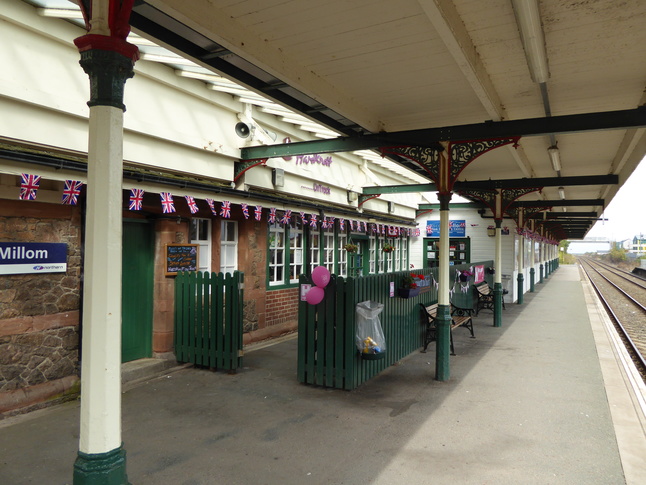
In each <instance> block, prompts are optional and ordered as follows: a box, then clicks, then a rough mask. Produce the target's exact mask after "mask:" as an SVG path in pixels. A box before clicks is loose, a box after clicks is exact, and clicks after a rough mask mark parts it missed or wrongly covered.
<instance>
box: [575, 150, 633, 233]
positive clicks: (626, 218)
mask: <svg viewBox="0 0 646 485" xmlns="http://www.w3.org/2000/svg"><path fill="white" fill-rule="evenodd" d="M603 215H604V218H605V219H608V220H607V221H597V223H596V224H595V225H594V227H593V228H592V229H591V230H590V232H588V234H587V236H586V237H607V238H608V239H610V240H611V241H623V240H625V239H632V238H633V237H635V236H639V235H640V234H644V235H646V158H644V159H643V160H642V161H641V162H640V164H639V165H637V168H636V169H635V171H634V172H633V173H632V175H631V176H630V177H629V178H628V180H626V183H624V185H623V186H622V187H621V188H620V189H619V191H618V192H617V195H615V197H614V198H613V199H612V202H610V204H609V205H608V207H606V210H605V212H604V213H603Z"/></svg>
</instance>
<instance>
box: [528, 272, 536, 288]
mask: <svg viewBox="0 0 646 485" xmlns="http://www.w3.org/2000/svg"><path fill="white" fill-rule="evenodd" d="M535 272H536V270H535V269H534V268H529V292H530V293H534V273H535Z"/></svg>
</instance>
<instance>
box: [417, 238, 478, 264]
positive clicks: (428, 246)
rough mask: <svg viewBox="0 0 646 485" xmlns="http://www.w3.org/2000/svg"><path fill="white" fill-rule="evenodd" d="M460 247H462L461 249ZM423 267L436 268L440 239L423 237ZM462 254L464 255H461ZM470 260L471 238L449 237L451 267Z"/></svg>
mask: <svg viewBox="0 0 646 485" xmlns="http://www.w3.org/2000/svg"><path fill="white" fill-rule="evenodd" d="M461 248H462V249H461ZM451 253H453V254H452V255H451ZM424 255H425V257H424V268H436V267H437V266H438V265H439V262H440V239H439V238H424ZM462 256H464V257H462ZM470 261H471V239H470V238H469V237H457V238H454V237H452V238H450V239H449V262H452V263H453V264H452V265H451V267H454V266H455V265H459V264H468V263H469V262H470Z"/></svg>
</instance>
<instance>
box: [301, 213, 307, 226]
mask: <svg viewBox="0 0 646 485" xmlns="http://www.w3.org/2000/svg"><path fill="white" fill-rule="evenodd" d="M300 214H301V222H302V223H303V225H307V216H306V215H305V212H301V213H300Z"/></svg>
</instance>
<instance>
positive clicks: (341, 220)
mask: <svg viewBox="0 0 646 485" xmlns="http://www.w3.org/2000/svg"><path fill="white" fill-rule="evenodd" d="M339 229H340V230H342V231H345V219H343V218H341V219H339Z"/></svg>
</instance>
